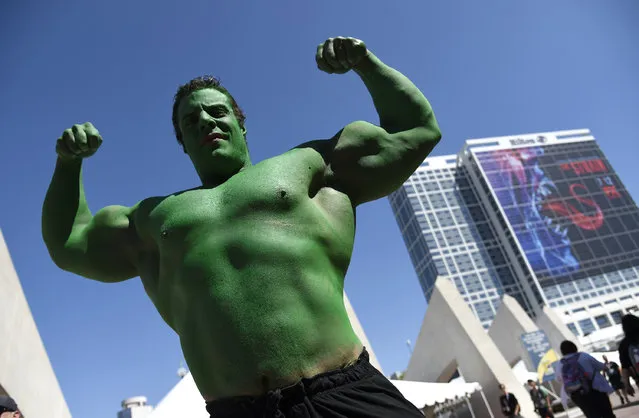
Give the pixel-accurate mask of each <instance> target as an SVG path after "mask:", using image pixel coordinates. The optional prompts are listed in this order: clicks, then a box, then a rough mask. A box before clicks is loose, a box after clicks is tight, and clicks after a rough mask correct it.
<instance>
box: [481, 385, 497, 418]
mask: <svg viewBox="0 0 639 418" xmlns="http://www.w3.org/2000/svg"><path fill="white" fill-rule="evenodd" d="M479 393H480V394H481V398H482V399H483V400H484V405H486V409H488V414H489V415H490V418H495V416H494V415H493V411H492V410H491V409H490V405H489V404H488V399H486V395H485V394H484V388H481V389H479Z"/></svg>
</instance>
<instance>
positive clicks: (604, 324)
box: [595, 315, 612, 328]
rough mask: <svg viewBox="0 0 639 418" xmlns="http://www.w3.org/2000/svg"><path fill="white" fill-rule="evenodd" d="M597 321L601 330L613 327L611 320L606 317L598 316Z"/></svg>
mask: <svg viewBox="0 0 639 418" xmlns="http://www.w3.org/2000/svg"><path fill="white" fill-rule="evenodd" d="M595 321H597V325H599V328H608V327H609V326H611V325H612V324H611V323H610V319H608V317H607V316H606V315H599V316H596V317H595Z"/></svg>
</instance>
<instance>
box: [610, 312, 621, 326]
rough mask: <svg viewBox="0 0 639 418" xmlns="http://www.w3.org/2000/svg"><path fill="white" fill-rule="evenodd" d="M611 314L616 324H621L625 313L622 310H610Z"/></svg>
mask: <svg viewBox="0 0 639 418" xmlns="http://www.w3.org/2000/svg"><path fill="white" fill-rule="evenodd" d="M610 316H611V317H612V320H613V321H615V324H621V318H622V317H623V313H622V312H621V311H614V312H610Z"/></svg>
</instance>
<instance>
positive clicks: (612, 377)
mask: <svg viewBox="0 0 639 418" xmlns="http://www.w3.org/2000/svg"><path fill="white" fill-rule="evenodd" d="M603 360H604V364H605V365H606V371H605V373H606V376H607V377H608V381H609V382H610V385H611V386H612V388H613V389H614V390H615V393H616V394H617V396H619V399H620V400H621V404H622V405H624V404H626V403H627V402H629V401H628V395H627V394H626V393H625V390H624V384H623V382H622V381H621V370H620V369H619V365H618V364H617V363H615V362H614V361H609V360H608V357H606V356H603Z"/></svg>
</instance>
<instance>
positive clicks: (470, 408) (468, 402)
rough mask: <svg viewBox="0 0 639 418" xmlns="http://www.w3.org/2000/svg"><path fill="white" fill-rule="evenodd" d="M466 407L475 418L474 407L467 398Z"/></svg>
mask: <svg viewBox="0 0 639 418" xmlns="http://www.w3.org/2000/svg"><path fill="white" fill-rule="evenodd" d="M466 405H467V406H468V410H469V411H470V416H471V417H472V418H475V411H473V407H472V406H471V405H470V398H469V397H468V396H467V397H466Z"/></svg>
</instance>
